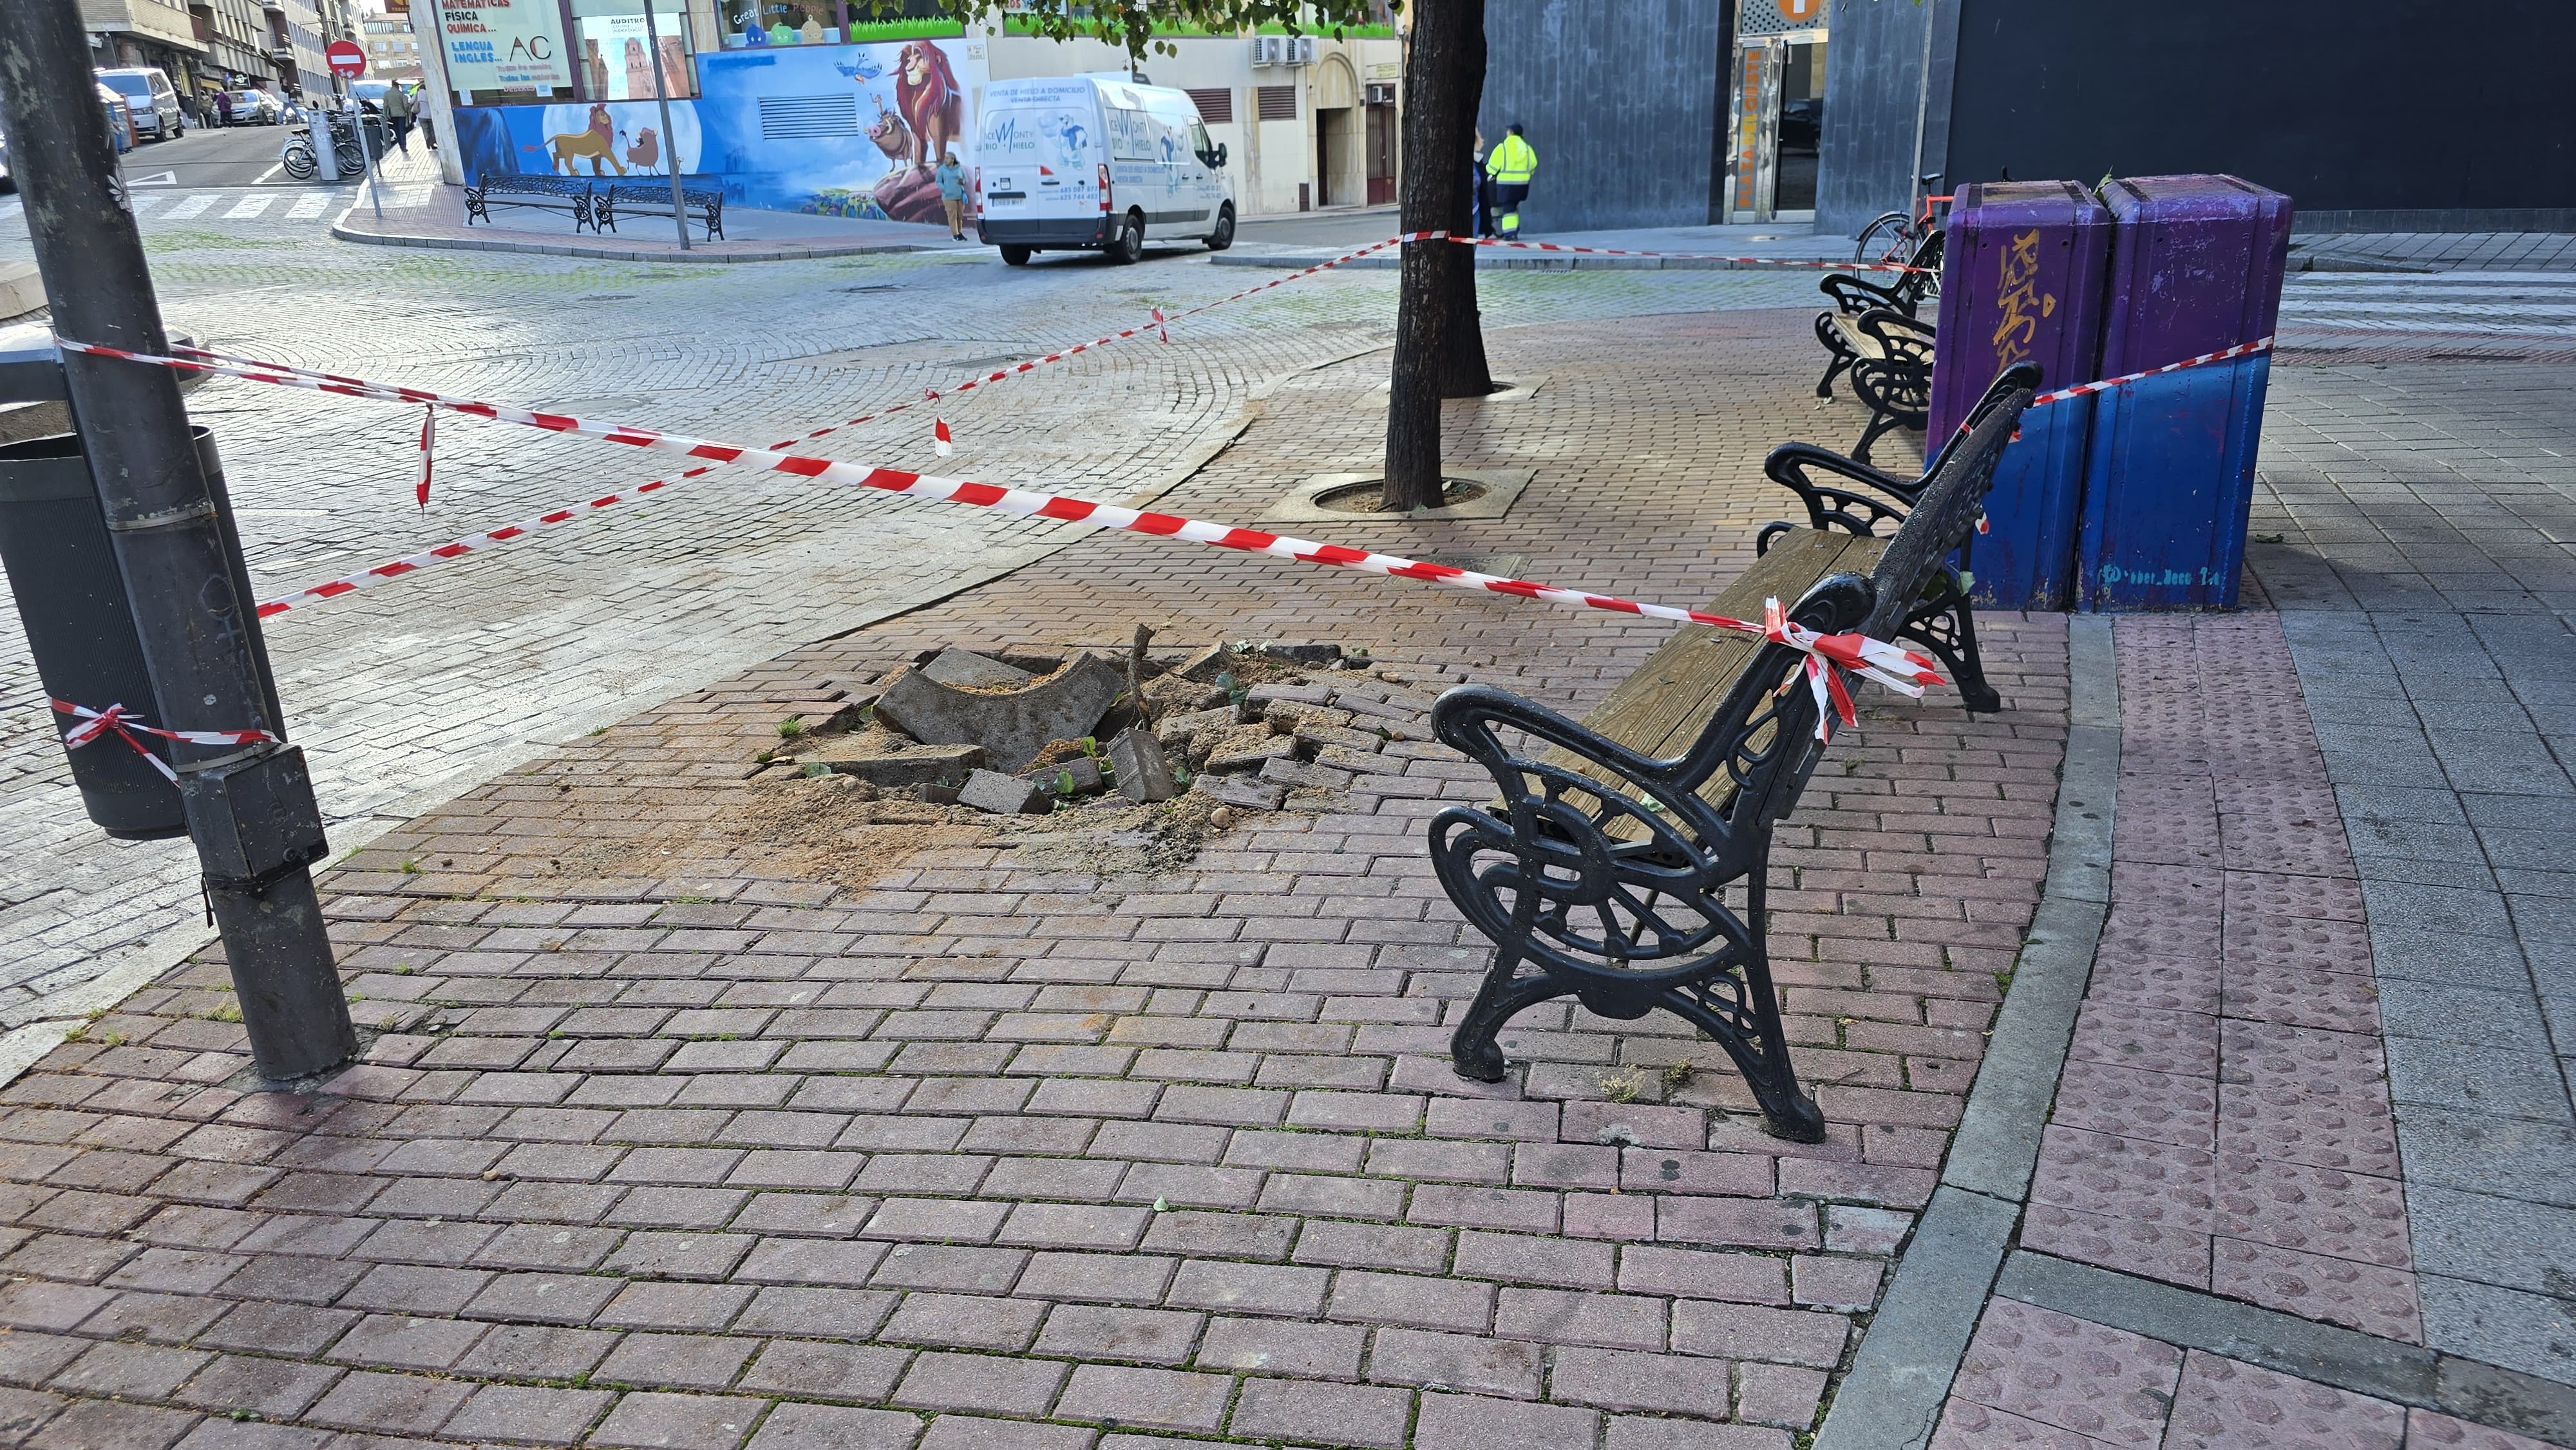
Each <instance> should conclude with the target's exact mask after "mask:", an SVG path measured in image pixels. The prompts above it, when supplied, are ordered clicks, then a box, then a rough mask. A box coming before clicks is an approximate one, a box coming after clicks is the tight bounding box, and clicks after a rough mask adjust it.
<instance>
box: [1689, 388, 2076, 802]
mask: <svg viewBox="0 0 2576 1450" xmlns="http://www.w3.org/2000/svg"><path fill="white" fill-rule="evenodd" d="M2038 382H2039V370H2038V369H2037V368H2036V367H2033V366H2031V365H2030V364H2027V363H2024V364H2020V365H2018V366H2016V367H2013V368H2008V369H2006V370H2005V371H2004V373H2003V374H2002V375H2001V376H1999V377H1997V378H1996V379H1995V382H1994V385H1993V386H1992V387H1990V388H1988V389H1987V390H1986V396H1985V397H1984V398H1982V399H1980V400H1979V401H1978V403H1977V406H1976V408H1975V409H1973V410H1972V411H1971V412H1970V413H1969V415H1968V423H1967V426H1966V427H1965V428H1963V429H1962V430H1961V431H1960V432H1959V433H1958V434H1957V435H1956V436H1954V437H1953V438H1951V439H1950V440H1949V442H1947V443H1946V444H1944V445H1943V446H1942V448H1941V450H1940V452H1939V453H1937V454H1935V455H1934V457H1933V460H1932V467H1931V469H1930V471H1929V472H1927V473H1926V474H1925V475H1924V477H1923V479H1922V480H1921V482H1920V483H1919V485H1918V491H1917V492H1916V494H1915V497H1914V500H1913V508H1912V509H1911V511H1909V512H1908V513H1907V514H1906V516H1905V521H1904V522H1903V523H1902V524H1899V525H1898V526H1897V530H1896V534H1895V536H1894V537H1893V538H1891V539H1889V540H1888V543H1887V548H1886V551H1885V552H1883V553H1882V554H1880V555H1879V560H1878V564H1877V567H1875V568H1874V569H1872V570H1871V571H1870V575H1869V578H1868V579H1867V580H1862V579H1861V578H1859V577H1858V576H1856V575H1849V574H1838V575H1835V576H1833V577H1831V578H1827V579H1824V580H1821V581H1819V582H1818V583H1817V584H1816V586H1815V587H1814V588H1812V589H1809V590H1808V591H1807V592H1806V593H1805V594H1804V595H1802V596H1801V597H1800V598H1799V600H1798V601H1797V603H1796V604H1794V605H1792V606H1791V607H1790V609H1789V611H1788V613H1789V617H1790V618H1792V619H1794V620H1796V621H1797V622H1799V623H1800V624H1803V625H1805V626H1806V627H1807V628H1809V629H1814V630H1818V631H1821V632H1824V633H1835V632H1839V631H1844V630H1857V631H1859V632H1860V633H1863V634H1866V635H1868V636H1870V637H1871V638H1873V639H1882V640H1891V641H1892V640H1894V639H1895V638H1896V635H1897V631H1898V630H1899V629H1901V628H1902V627H1903V626H1904V624H1905V622H1906V617H1907V615H1909V614H1910V613H1911V612H1912V611H1913V608H1914V606H1915V604H1916V602H1917V601H1919V600H1920V599H1922V598H1923V595H1924V591H1925V588H1926V586H1928V585H1929V584H1930V583H1931V581H1932V578H1933V575H1934V573H1935V572H1936V571H1938V570H1939V569H1941V568H1943V567H1945V565H1946V562H1947V560H1948V559H1949V557H1950V556H1951V555H1952V554H1953V553H1956V552H1957V551H1958V549H1959V547H1960V546H1961V545H1962V544H1964V543H1966V542H1967V541H1968V539H1969V538H1970V536H1971V534H1972V533H1973V531H1974V530H1975V528H1976V522H1977V517H1978V514H1979V512H1980V511H1981V510H1982V509H1983V507H1984V505H1985V499H1986V490H1987V489H1988V488H1989V487H1990V486H1991V485H1992V484H1993V482H1994V476H1995V465H1996V464H1997V463H1998V462H2000V461H2001V459H2002V457H2003V451H2004V445H2006V444H2007V443H2010V442H2011V441H2012V436H2013V431H2014V430H2015V429H2016V428H2018V427H2019V426H2020V425H2021V414H2022V410H2023V409H2024V408H2026V407H2028V406H2029V405H2030V399H2031V392H2032V389H2033V388H2034V387H2036V386H2037V384H2038ZM1803 667H1804V656H1802V655H1801V654H1799V653H1798V652H1797V651H1795V650H1792V649H1790V648H1789V647H1788V646H1786V645H1765V646H1763V648H1762V650H1761V652H1760V653H1758V654H1756V655H1755V656H1754V657H1753V660H1752V662H1751V663H1750V664H1748V665H1747V666H1746V667H1745V670H1744V674H1743V675H1742V676H1741V677H1740V678H1739V679H1738V680H1737V681H1736V683H1735V687H1734V689H1732V690H1730V691H1729V692H1728V695H1727V699H1726V703H1725V704H1724V705H1722V706H1721V707H1719V709H1718V710H1717V712H1716V714H1715V715H1713V716H1712V717H1711V718H1710V720H1709V723H1708V729H1707V730H1706V731H1705V732H1703V733H1702V735H1701V737H1700V739H1699V742H1698V743H1697V744H1696V745H1694V746H1693V747H1692V748H1691V751H1690V754H1689V755H1688V756H1687V757H1686V758H1687V759H1688V760H1690V761H1691V762H1692V763H1693V764H1694V765H1695V766H1697V767H1699V769H1698V771H1697V774H1698V778H1699V779H1700V780H1706V779H1708V778H1709V776H1711V775H1713V774H1714V773H1715V771H1716V770H1718V769H1719V768H1721V767H1722V768H1725V769H1726V770H1728V771H1729V772H1730V773H1731V774H1732V775H1733V777H1734V780H1735V783H1736V792H1735V797H1734V799H1733V800H1732V801H1731V802H1730V803H1729V804H1728V806H1727V808H1726V809H1725V810H1724V811H1723V812H1722V813H1721V814H1722V815H1723V816H1724V818H1725V820H1726V822H1727V824H1728V825H1729V826H1730V827H1731V828H1732V830H1733V831H1734V832H1735V833H1738V834H1739V835H1742V836H1745V837H1759V836H1760V835H1762V834H1763V833H1765V832H1767V831H1768V829H1769V828H1770V826H1771V825H1772V824H1773V823H1774V822H1776V821H1778V820H1779V819H1780V818H1781V817H1783V816H1785V815H1787V814H1788V813H1789V811H1790V810H1791V808H1792V807H1794V806H1795V805H1796V804H1797V802H1798V796H1799V794H1800V792H1802V791H1803V790H1805V788H1806V783H1807V777H1808V776H1809V775H1811V774H1813V773H1814V771H1815V768H1816V765H1817V763H1818V762H1819V761H1821V760H1822V759H1823V758H1824V742H1823V741H1821V740H1819V739H1817V738H1816V704H1815V698H1814V694H1813V692H1812V691H1810V690H1808V689H1806V688H1805V687H1804V685H1803V683H1802V682H1800V681H1798V680H1796V679H1795V678H1793V677H1794V675H1795V674H1796V672H1797V671H1799V670H1800V669H1802V668H1803ZM1784 684H1785V685H1787V686H1788V688H1787V689H1785V690H1783V688H1782V686H1783V685H1784ZM1784 746H1785V748H1784ZM1743 849H1746V850H1748V851H1750V850H1751V849H1753V846H1752V843H1751V841H1750V840H1749V839H1748V840H1747V841H1746V842H1745V844H1744V847H1743Z"/></svg>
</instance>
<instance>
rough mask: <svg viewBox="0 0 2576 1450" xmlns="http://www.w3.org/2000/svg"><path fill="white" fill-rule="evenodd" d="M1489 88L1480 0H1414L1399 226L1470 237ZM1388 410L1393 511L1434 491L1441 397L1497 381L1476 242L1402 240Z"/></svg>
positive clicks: (1387, 499)
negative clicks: (1481, 315)
mask: <svg viewBox="0 0 2576 1450" xmlns="http://www.w3.org/2000/svg"><path fill="white" fill-rule="evenodd" d="M1484 89H1485V0H1419V3H1417V4H1416V5H1415V6H1414V7H1413V38H1412V43H1411V47H1410V49H1409V50H1408V51H1407V53H1406V55H1405V60H1404V99H1405V107H1404V193H1403V201H1404V206H1403V226H1404V230H1406V231H1408V232H1421V231H1445V232H1448V233H1450V234H1452V235H1454V236H1466V235H1468V234H1469V230H1470V223H1471V218H1472V215H1473V212H1472V201H1473V198H1472V195H1471V193H1470V191H1469V184H1470V182H1469V173H1470V167H1471V166H1472V165H1473V162H1472V159H1471V158H1472V153H1473V146H1472V141H1473V138H1474V133H1475V127H1476V106H1477V103H1478V102H1479V101H1480V100H1481V99H1482V98H1483V94H1484ZM1403 255H1404V271H1403V274H1402V283H1401V285H1400V288H1399V291H1398V295H1397V303H1396V317H1395V366H1394V372H1393V376H1392V378H1391V379H1390V388H1389V395H1388V399H1387V410H1386V483H1385V485H1384V487H1383V490H1382V494H1383V498H1384V504H1383V506H1384V507H1386V508H1388V509H1411V508H1432V507H1436V506H1438V504H1439V503H1440V499H1441V482H1442V474H1441V470H1440V400H1441V399H1442V398H1444V397H1472V396H1481V395H1482V394H1484V393H1486V392H1488V391H1490V390H1491V388H1492V382H1491V380H1490V378H1489V376H1488V374H1487V373H1486V370H1485V342H1484V333H1483V330H1482V329H1481V328H1480V327H1479V326H1478V324H1477V319H1476V274H1475V249H1474V248H1472V247H1461V246H1458V245H1456V244H1454V243H1451V242H1446V241H1424V242H1411V243H1407V244H1406V246H1405V247H1404V253H1403Z"/></svg>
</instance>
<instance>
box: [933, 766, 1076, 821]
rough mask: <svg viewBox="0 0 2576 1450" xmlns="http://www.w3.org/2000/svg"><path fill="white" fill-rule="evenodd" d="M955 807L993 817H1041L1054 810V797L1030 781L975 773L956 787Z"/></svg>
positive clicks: (1053, 794) (992, 772) (1015, 777)
mask: <svg viewBox="0 0 2576 1450" xmlns="http://www.w3.org/2000/svg"><path fill="white" fill-rule="evenodd" d="M957 803H958V804H959V805H961V806H973V807H974V808H975V809H977V810H979V811H991V812H992V813H993V814H995V815H997V816H1042V815H1045V814H1046V813H1047V812H1048V811H1050V810H1053V809H1054V808H1055V793H1054V792H1053V791H1050V790H1048V789H1047V788H1046V787H1045V786H1042V785H1040V784H1038V783H1037V782H1036V781H1033V780H1022V779H1020V778H1019V777H1018V776H1016V775H1004V774H1002V773H1001V772H1000V771H998V770H979V771H976V772H975V773H974V774H972V775H970V776H968V777H966V783H965V784H964V785H962V786H960V787H958V790H957Z"/></svg>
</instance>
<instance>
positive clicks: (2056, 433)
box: [1924, 181, 2111, 610]
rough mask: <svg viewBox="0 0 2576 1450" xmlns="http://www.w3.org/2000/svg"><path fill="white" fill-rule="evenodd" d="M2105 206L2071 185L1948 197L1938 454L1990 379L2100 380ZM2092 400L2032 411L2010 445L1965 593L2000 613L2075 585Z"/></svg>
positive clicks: (1935, 400)
mask: <svg viewBox="0 0 2576 1450" xmlns="http://www.w3.org/2000/svg"><path fill="white" fill-rule="evenodd" d="M2110 244H2111V215H2110V213H2109V212H2106V211H2104V210H2103V209H2102V205H2101V203H2100V202H2097V201H2095V200H2094V199H2093V194H2092V193H2091V192H2089V191H2086V190H2085V189H2084V188H2083V187H2081V186H2078V185H2077V184H2075V183H2074V182H2071V181H2000V182H1971V183H1970V184H1968V185H1966V186H1962V187H1960V188H1959V191H1958V195H1957V197H1956V199H1955V200H1953V201H1952V203H1951V205H1950V220H1949V227H1948V234H1947V235H1946V236H1945V237H1944V238H1943V243H1942V247H1943V251H1942V260H1941V317H1940V322H1939V324H1938V326H1937V328H1936V331H1935V336H1934V341H1933V359H1934V360H1933V364H1932V409H1931V418H1930V426H1929V429H1928V431H1926V433H1925V434H1924V446H1925V448H1926V449H1927V451H1933V452H1937V451H1938V450H1939V449H1940V446H1941V443H1942V441H1943V440H1944V439H1946V438H1948V437H1949V436H1950V434H1951V433H1952V432H1954V431H1956V430H1957V428H1958V427H1959V424H1960V423H1961V422H1962V421H1963V420H1965V419H1966V417H1967V416H1968V410H1969V409H1970V408H1973V407H1975V406H1976V403H1977V399H1978V398H1979V397H1980V396H1981V395H1983V394H1984V392H1985V391H1986V387H1987V385H1988V384H1990V383H1992V382H1993V381H1994V380H1995V374H1997V373H1999V372H2002V371H2003V370H2004V369H2005V368H2007V367H2010V366H2011V365H2013V364H2014V363H2017V362H2035V363H2038V364H2039V367H2040V373H2041V386H2042V387H2045V388H2062V387H2065V386H2067V385H2069V384H2071V383H2080V382H2084V381H2087V380H2088V379H2090V378H2092V377H2093V376H2094V373H2093V363H2094V358H2095V356H2096V355H2097V354H2098V353H2099V352H2100V350H2101V340H2102V271H2103V267H2104V265H2105V262H2106V260H2107V258H2108V257H2109V254H2110ZM2092 415H2093V400H2092V399H2091V398H2090V397H2084V398H2070V399H2068V400H2067V401H2065V402H2062V403H2052V404H2050V405H2048V406H2047V407H2044V408H2036V409H2033V410H2032V411H2030V412H2029V413H2027V414H2025V415H2024V416H2023V419H2022V425H2021V437H2020V438H2019V439H2017V440H2016V441H2015V442H2014V443H2012V445H2011V446H2009V447H2007V448H2006V449H2005V450H2004V456H2003V461H2002V462H2001V463H2000V464H1998V465H1997V466H1996V468H1995V482H1994V490H1993V491H1992V492H1991V493H1989V494H1987V496H1986V525H1987V529H1986V532H1985V533H1983V534H1981V535H1979V536H1977V538H1976V539H1975V540H1974V541H1973V542H1972V543H1971V544H1970V546H1969V549H1968V552H1967V559H1966V562H1967V563H1968V564H1969V565H1970V566H1971V567H1970V569H1969V574H1970V583H1969V589H1968V592H1969V595H1970V597H1971V598H1973V599H1974V600H1975V601H1976V602H1977V603H1978V604H1979V605H1980V606H1984V607H1988V608H1995V609H2043V610H2055V609H2064V608H2065V607H2066V604H2067V600H2068V598H2069V591H2070V590H2071V589H2072V587H2073V585H2074V572H2075V526H2076V517H2077V514H2078V511H2079V502H2080V499H2081V494H2082V489H2083V484H2084V441H2085V434H2086V431H2087V425H2088V424H2089V423H2090V421H2091V419H2092Z"/></svg>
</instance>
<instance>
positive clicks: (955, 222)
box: [930, 151, 966, 242]
mask: <svg viewBox="0 0 2576 1450" xmlns="http://www.w3.org/2000/svg"><path fill="white" fill-rule="evenodd" d="M930 177H931V179H932V180H933V181H936V182H938V183H939V207H940V210H942V211H944V212H946V213H948V239H949V240H950V241H952V242H962V241H964V240H966V171H965V168H963V167H961V166H959V165H958V164H957V153H956V152H954V151H943V152H941V153H940V155H939V169H938V170H937V171H934V172H932V173H931V174H930Z"/></svg>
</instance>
